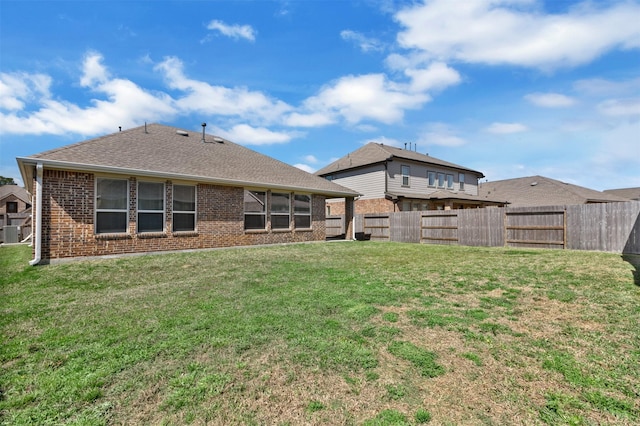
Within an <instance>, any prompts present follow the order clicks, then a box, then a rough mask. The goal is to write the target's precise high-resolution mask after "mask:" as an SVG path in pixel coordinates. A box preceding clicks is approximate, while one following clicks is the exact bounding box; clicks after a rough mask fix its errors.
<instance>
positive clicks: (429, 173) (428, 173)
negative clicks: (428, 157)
mask: <svg viewBox="0 0 640 426" xmlns="http://www.w3.org/2000/svg"><path fill="white" fill-rule="evenodd" d="M430 175H433V184H431V183H429V177H430ZM437 184H438V175H437V173H436V172H432V171H427V186H428V187H429V188H435V187H436V185H437Z"/></svg>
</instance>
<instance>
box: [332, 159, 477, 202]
mask: <svg viewBox="0 0 640 426" xmlns="http://www.w3.org/2000/svg"><path fill="white" fill-rule="evenodd" d="M402 166H409V167H410V177H409V186H403V185H402ZM388 170H389V181H388V188H389V192H391V193H403V194H415V195H416V196H421V195H425V194H431V193H433V192H436V191H440V190H450V189H448V188H447V186H446V182H445V186H444V188H443V187H438V185H437V182H436V185H435V186H429V180H428V174H427V173H428V172H435V173H436V174H437V173H444V174H445V176H446V175H447V174H451V175H453V190H452V191H453V192H460V193H464V194H468V195H478V176H477V175H474V174H472V173H468V172H467V173H465V178H464V179H465V182H464V190H462V191H460V182H459V174H460V173H461V172H460V171H459V170H457V169H448V168H444V167H440V166H431V165H428V164H420V163H413V162H411V161H402V160H399V159H397V160H394V161H392V162H390V163H389V166H388ZM337 183H340V182H337ZM345 186H347V187H348V185H345ZM353 189H355V188H353Z"/></svg>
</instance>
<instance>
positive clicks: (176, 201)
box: [172, 185, 196, 232]
mask: <svg viewBox="0 0 640 426" xmlns="http://www.w3.org/2000/svg"><path fill="white" fill-rule="evenodd" d="M172 222H173V232H181V231H182V232H184V231H195V230H196V187H195V186H191V185H173V220H172Z"/></svg>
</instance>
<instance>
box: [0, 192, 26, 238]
mask: <svg viewBox="0 0 640 426" xmlns="http://www.w3.org/2000/svg"><path fill="white" fill-rule="evenodd" d="M30 219H31V195H30V194H29V193H28V192H27V190H26V189H24V188H23V187H21V186H18V185H2V186H0V242H4V233H3V232H2V230H3V227H5V226H18V227H20V230H21V232H20V233H19V234H18V238H19V239H20V240H21V239H22V238H23V237H26V236H28V235H29V231H27V233H26V235H24V234H23V232H22V231H23V229H25V228H26V227H25V225H28V223H29V221H30Z"/></svg>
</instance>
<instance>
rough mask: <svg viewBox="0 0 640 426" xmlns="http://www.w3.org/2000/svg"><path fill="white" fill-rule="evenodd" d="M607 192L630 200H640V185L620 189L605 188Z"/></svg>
mask: <svg viewBox="0 0 640 426" xmlns="http://www.w3.org/2000/svg"><path fill="white" fill-rule="evenodd" d="M602 192H604V193H605V194H613V195H617V196H618V197H622V198H628V199H629V200H640V187H638V188H620V189H605V190H604V191H602Z"/></svg>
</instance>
